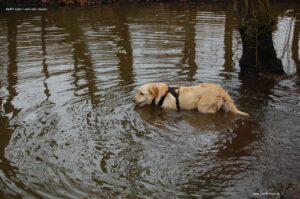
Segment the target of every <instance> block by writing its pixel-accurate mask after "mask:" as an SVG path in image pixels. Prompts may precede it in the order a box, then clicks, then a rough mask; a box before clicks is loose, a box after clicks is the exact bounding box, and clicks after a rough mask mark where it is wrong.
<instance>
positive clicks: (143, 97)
mask: <svg viewBox="0 0 300 199" xmlns="http://www.w3.org/2000/svg"><path fill="white" fill-rule="evenodd" d="M167 90H168V85H167V84H165V83H148V84H144V85H143V86H141V87H140V88H139V89H138V91H137V94H136V95H135V97H134V102H135V103H136V104H137V105H138V106H140V107H142V106H144V105H146V104H152V101H153V100H155V99H156V98H158V97H160V96H161V95H163V94H164V93H165V92H166V91H167Z"/></svg>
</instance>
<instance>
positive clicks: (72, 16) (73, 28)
mask: <svg viewBox="0 0 300 199" xmlns="http://www.w3.org/2000/svg"><path fill="white" fill-rule="evenodd" d="M67 12H69V13H68V17H67V18H65V19H64V17H65V16H64V15H63V14H57V15H55V16H54V15H53V16H51V18H52V19H51V20H54V23H56V25H58V27H62V28H64V29H65V31H66V32H67V33H68V35H69V36H67V38H66V42H69V43H71V44H72V47H73V59H74V73H73V75H72V76H74V78H75V80H74V85H75V86H76V87H77V90H81V89H83V88H85V87H87V88H88V95H89V97H90V100H91V103H92V104H98V103H99V98H98V97H97V96H96V93H97V91H98V88H97V82H96V75H95V71H94V66H93V62H92V60H91V57H90V55H89V51H88V49H87V46H86V43H85V40H84V39H85V38H84V36H83V34H82V31H81V28H80V27H79V24H78V21H77V19H78V13H80V12H78V11H77V10H75V11H70V10H69V11H67ZM82 70H83V71H84V72H85V77H84V78H85V80H86V81H87V84H86V85H83V86H80V85H78V82H79V80H80V75H79V73H80V71H82Z"/></svg>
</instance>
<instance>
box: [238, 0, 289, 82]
mask: <svg viewBox="0 0 300 199" xmlns="http://www.w3.org/2000/svg"><path fill="white" fill-rule="evenodd" d="M235 8H236V11H237V19H238V28H239V32H240V34H241V38H242V45H243V54H242V57H241V59H240V67H241V76H244V77H255V76H257V75H258V74H261V73H262V74H283V73H284V71H283V67H282V62H281V60H280V59H278V58H277V54H276V51H275V48H274V45H273V40H272V28H273V26H274V24H275V20H274V19H273V17H272V16H271V11H270V5H269V3H268V0H236V1H235Z"/></svg>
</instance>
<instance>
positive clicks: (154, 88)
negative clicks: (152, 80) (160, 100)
mask: <svg viewBox="0 0 300 199" xmlns="http://www.w3.org/2000/svg"><path fill="white" fill-rule="evenodd" d="M149 93H150V94H151V95H152V97H153V98H157V96H158V88H157V86H156V85H153V86H151V87H150V88H149Z"/></svg>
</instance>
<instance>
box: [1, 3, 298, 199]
mask: <svg viewBox="0 0 300 199" xmlns="http://www.w3.org/2000/svg"><path fill="white" fill-rule="evenodd" d="M291 9H294V4H292V3H291V4H289V3H285V4H274V5H273V12H274V14H275V16H276V18H277V19H278V24H277V26H276V28H275V29H274V35H273V36H274V44H275V47H276V50H277V54H278V57H280V58H281V59H282V61H283V63H284V67H285V68H284V69H285V71H286V73H287V74H289V75H290V77H289V78H285V79H283V80H279V81H278V82H274V81H272V80H269V79H265V78H261V79H258V80H255V81H252V80H249V81H241V80H240V79H239V78H238V72H239V66H238V61H239V57H240V56H241V50H242V49H241V47H242V46H241V40H240V37H239V33H238V31H237V29H236V23H235V20H234V15H233V11H232V7H231V5H223V4H194V5H192V6H187V5H184V4H148V5H143V4H132V5H112V6H104V7H94V8H73V9H68V8H58V9H50V10H48V11H45V12H15V13H14V12H2V13H1V14H0V38H1V39H0V136H1V139H0V190H1V192H0V193H1V195H3V197H5V198H20V197H22V198H116V197H119V198H122V197H124V198H201V197H203V198H224V197H225V198H247V197H256V195H255V193H266V192H268V193H274V194H282V195H285V196H287V197H291V196H295V197H296V196H297V194H299V192H300V187H299V181H300V173H299V170H300V165H299V164H300V156H299V149H300V147H299V142H300V136H299V132H300V126H299V118H300V117H299V116H300V103H299V102H300V95H299V77H298V75H297V73H296V71H297V70H296V69H297V67H298V69H299V68H300V67H299V63H300V62H299V52H298V51H299V50H298V49H299V31H300V21H299V20H300V19H299V18H298V17H299V16H300V15H299V13H300V10H299V9H298V10H295V13H298V14H297V15H294V13H293V12H286V11H288V10H291ZM294 16H296V17H294ZM155 81H163V82H167V83H169V84H177V85H194V84H197V83H201V82H212V83H218V84H221V85H222V86H224V88H225V89H226V90H228V92H229V93H230V94H231V95H232V97H233V98H234V100H235V101H236V104H237V106H238V107H239V108H240V109H241V110H243V111H245V112H248V113H250V114H251V115H252V117H251V118H241V117H235V116H232V115H229V114H224V113H223V114H222V113H220V114H215V115H204V114H199V113H196V112H188V111H181V112H165V111H163V110H160V109H158V108H153V107H145V108H136V107H135V106H134V104H133V103H132V98H133V95H134V92H135V90H136V89H137V87H138V86H140V85H142V84H143V83H146V82H155ZM297 84H298V85H297ZM275 197H277V196H276V195H275ZM278 197H279V196H278Z"/></svg>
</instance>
